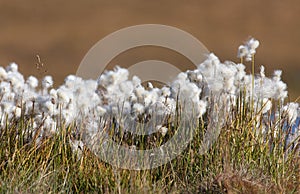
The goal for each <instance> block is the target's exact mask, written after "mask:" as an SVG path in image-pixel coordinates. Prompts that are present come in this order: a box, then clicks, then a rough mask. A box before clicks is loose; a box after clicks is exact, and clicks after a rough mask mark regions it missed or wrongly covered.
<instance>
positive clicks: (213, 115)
mask: <svg viewBox="0 0 300 194" xmlns="http://www.w3.org/2000/svg"><path fill="white" fill-rule="evenodd" d="M258 46H259V42H258V41H257V40H255V39H250V40H249V41H248V42H246V43H245V45H242V46H240V47H239V52H238V57H239V58H241V59H242V60H241V63H238V64H236V63H234V62H232V61H226V62H220V60H219V59H218V57H217V56H215V55H214V54H209V55H208V56H207V59H206V60H205V61H204V62H203V63H202V64H200V65H199V66H198V68H197V69H195V70H189V71H187V72H182V73H180V74H179V75H178V76H177V77H176V78H175V80H174V81H173V82H172V83H170V84H169V85H168V86H164V87H162V88H155V87H153V86H152V85H151V84H149V85H148V86H149V87H148V88H145V87H143V85H142V83H141V80H140V79H139V78H138V77H136V76H134V77H133V78H132V79H129V77H128V75H129V72H128V70H127V69H123V68H120V67H116V68H115V69H114V70H113V71H107V72H105V73H104V74H102V75H101V76H100V77H99V79H98V80H83V79H82V78H80V77H77V76H74V75H70V76H68V77H67V78H66V79H65V82H64V84H63V85H61V86H60V87H58V88H57V89H55V88H53V80H52V77H51V76H45V77H44V78H43V79H42V80H41V84H39V80H38V79H37V78H35V77H33V76H29V77H28V78H27V79H24V77H23V75H22V74H21V73H19V72H18V66H17V65H16V64H15V63H12V64H10V65H9V66H8V67H7V68H3V67H0V116H1V117H0V148H1V149H0V192H11V193H16V192H26V193H27V192H30V193H31V192H34V193H35V192H53V193H54V192H55V193H56V192H76V193H81V192H98V193H169V192H171V193H181V192H183V191H186V192H191V193H196V192H198V193H202V192H205V193H270V192H271V193H299V192H300V187H299V185H300V158H299V157H300V144H299V143H300V140H299V138H300V124H299V123H300V119H299V116H300V108H299V104H298V103H297V102H288V103H286V100H285V99H286V97H287V95H288V93H287V86H286V84H285V83H284V82H282V80H281V74H282V72H281V71H275V72H274V75H273V77H271V78H269V77H266V76H265V71H264V67H263V66H262V67H261V68H260V72H259V73H257V74H255V72H254V70H255V69H254V65H255V63H254V54H255V53H256V49H257V47H258ZM243 59H245V61H246V62H247V61H251V62H252V73H251V74H247V73H246V71H245V66H244V64H243V61H244V60H243ZM187 101H190V102H191V103H189V104H188V105H186V104H185V102H187ZM185 105H186V106H191V107H185V108H190V109H192V110H193V111H195V113H196V115H197V117H198V119H199V121H198V123H197V126H196V127H195V129H194V131H195V134H194V137H193V140H192V141H191V143H190V144H189V145H188V148H187V149H186V150H185V151H184V152H183V153H181V154H180V155H179V156H178V157H176V158H175V159H173V160H171V161H170V162H168V163H167V164H165V165H162V166H160V167H157V168H154V169H151V170H143V171H133V170H123V169H117V168H115V167H112V166H110V165H109V164H107V163H105V162H103V161H101V159H100V158H98V157H97V152H95V150H97V149H99V146H100V147H101V143H99V141H100V140H101V138H106V137H110V138H113V139H114V140H115V141H117V142H118V143H120V144H122V145H124V146H130V147H131V148H133V149H148V148H153V147H157V146H160V145H163V144H164V143H165V142H167V141H168V140H169V139H170V138H171V137H172V136H173V135H174V133H176V131H177V128H178V125H179V124H178V123H180V111H181V108H182V106H185ZM154 114H156V115H155V116H158V117H157V118H160V120H159V122H156V123H155V124H154V125H155V126H154V129H157V132H153V131H150V135H139V134H135V135H133V134H134V133H137V131H136V130H137V129H138V128H139V127H140V126H146V124H147V122H148V121H149V119H151V118H153V116H154ZM128 119H130V120H134V121H138V122H133V123H132V122H127V121H128ZM137 123H138V126H137ZM216 128H217V129H216ZM212 130H213V131H216V132H217V133H218V134H217V135H218V139H217V140H216V141H215V142H208V143H210V147H209V150H208V151H207V153H204V154H203V153H202V151H203V150H202V149H203V143H207V142H203V138H205V136H206V135H207V134H208V133H209V132H211V131H212ZM148 132H149V131H148ZM86 142H89V145H91V144H92V145H95V146H96V147H95V146H94V147H93V146H92V147H91V146H89V145H87V144H86ZM97 143H98V144H97ZM97 146H98V147H97Z"/></svg>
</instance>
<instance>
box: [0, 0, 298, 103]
mask: <svg viewBox="0 0 300 194" xmlns="http://www.w3.org/2000/svg"><path fill="white" fill-rule="evenodd" d="M147 23H157V24H165V25H170V26H174V27H177V28H180V29H182V30H184V31H187V32H189V33H190V34H192V35H193V36H195V37H196V38H197V39H199V40H200V41H201V42H202V43H204V44H205V45H206V47H207V48H208V49H209V50H210V51H211V52H214V53H215V54H216V55H217V56H219V57H220V59H221V60H222V61H223V60H233V61H236V62H238V61H239V60H238V59H237V58H236V54H237V47H238V46H239V45H240V44H241V43H243V41H245V40H246V39H247V38H248V37H249V36H253V37H255V38H257V39H258V40H260V42H261V46H260V48H259V49H258V53H257V55H256V66H257V71H258V67H259V65H261V64H263V65H265V66H266V69H267V72H268V75H271V73H272V72H273V70H275V69H282V70H283V71H284V74H283V79H284V81H285V82H286V83H287V84H288V87H289V92H290V99H291V100H295V99H296V98H297V97H298V96H300V53H299V52H300V1H299V0H285V1H282V0H263V1H262V0H250V1H242V0H187V1H183V0H166V1H155V0H153V1H150V0H127V1H125V0H111V1H109V0H105V1H104V0H97V1H96V0H91V1H83V0H82V1H77V0H64V1H62V0H61V1H59V0H51V1H50V0H49V1H37V0H27V1H24V0H18V1H17V0H11V1H4V0H1V1H0V65H1V66H6V65H7V64H8V63H9V62H12V61H14V62H16V63H18V64H19V68H20V71H21V72H22V73H24V74H25V75H26V76H28V75H30V74H33V75H36V76H39V75H40V73H41V72H39V71H37V69H36V67H35V63H36V61H37V60H36V55H37V54H38V55H40V57H41V59H42V61H43V62H44V63H45V68H46V70H47V74H51V75H53V76H54V79H55V81H56V82H57V84H61V83H62V80H63V79H64V77H65V76H66V75H68V74H75V73H76V70H77V67H78V65H79V64H80V62H81V60H82V58H83V57H84V55H85V54H86V53H87V52H88V50H89V49H90V48H91V47H92V46H93V45H94V44H95V43H96V42H97V41H99V40H100V39H102V38H104V37H105V36H106V35H108V34H110V33H112V32H114V31H116V30H119V29H121V28H124V27H128V26H132V25H137V24H147ZM143 52H145V51H143ZM130 56H133V57H134V55H132V54H130ZM119 63H120V62H119ZM124 63H125V62H124ZM249 71H250V68H248V72H249Z"/></svg>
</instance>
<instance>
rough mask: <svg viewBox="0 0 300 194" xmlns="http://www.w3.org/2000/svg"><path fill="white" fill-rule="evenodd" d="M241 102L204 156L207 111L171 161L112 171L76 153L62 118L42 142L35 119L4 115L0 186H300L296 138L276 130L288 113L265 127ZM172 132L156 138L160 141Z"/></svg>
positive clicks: (255, 189)
mask: <svg viewBox="0 0 300 194" xmlns="http://www.w3.org/2000/svg"><path fill="white" fill-rule="evenodd" d="M243 100H245V99H244V98H243V97H240V98H239V100H238V101H237V106H235V107H237V108H234V109H233V110H232V112H231V113H229V115H226V122H225V124H224V126H223V127H222V129H221V131H220V135H219V138H218V139H217V141H216V142H215V143H214V144H213V145H212V147H211V148H210V149H209V151H208V152H207V153H206V154H200V148H201V141H202V139H203V134H204V132H205V131H206V130H209V129H207V124H208V123H209V121H210V118H209V117H208V118H207V119H203V120H201V119H200V120H199V121H200V122H199V125H198V127H197V128H196V129H195V134H194V137H193V140H192V142H191V143H190V145H189V146H188V148H187V149H186V150H185V151H184V152H183V153H182V154H181V155H179V156H178V157H177V158H176V159H174V160H172V161H170V162H169V163H168V164H165V165H163V166H160V167H158V168H155V169H151V170H144V171H130V170H122V169H115V168H114V167H112V166H110V165H109V164H106V163H104V162H102V161H101V160H100V159H99V158H98V157H97V156H95V155H94V153H93V152H91V151H90V150H89V149H88V148H87V147H81V148H78V149H77V152H74V151H72V145H73V144H72V141H73V139H74V137H73V135H72V131H73V129H74V127H75V126H72V125H70V126H68V127H65V126H64V125H63V124H62V125H61V127H60V128H59V130H58V133H57V134H53V135H51V136H45V137H43V138H42V139H41V140H40V141H39V142H38V143H37V141H36V140H34V139H28V138H27V137H31V135H30V134H28V133H30V131H31V130H28V129H30V127H32V126H31V122H30V118H25V117H24V116H22V117H21V118H19V119H12V120H10V121H9V120H7V125H6V127H4V128H3V129H1V130H0V147H1V149H0V158H1V159H0V180H1V181H0V188H1V189H0V191H1V192H11V193H15V192H26V193H27V192H28V193H38V192H41V193H45V192H52V193H57V192H76V193H78V192H97V193H169V192H172V193H179V192H182V191H188V192H192V193H196V192H213V193H216V192H217V193H226V192H233V193H274V192H275V193H297V192H299V191H300V188H299V180H300V158H299V139H296V140H295V141H294V142H292V143H290V144H289V145H288V146H284V145H285V140H286V135H287V132H284V131H281V132H279V134H278V135H277V136H275V135H274V133H275V131H276V128H277V127H280V126H282V124H283V121H284V119H285V118H284V117H282V118H276V119H277V120H276V121H273V122H272V123H275V124H274V125H273V124H270V125H269V126H270V128H269V130H268V131H267V132H266V133H263V132H262V129H261V128H259V127H258V128H256V127H254V125H253V119H254V117H252V113H251V111H250V105H248V104H247V103H242V101H243ZM258 114H260V113H258ZM205 116H208V115H205ZM203 118H205V117H203ZM258 122H263V121H262V120H261V121H258ZM270 122H271V121H270ZM278 125H279V126H278ZM110 130H111V131H113V130H112V129H110ZM168 133H170V132H168ZM167 137H168V135H166V136H164V137H162V136H159V137H158V138H160V139H156V140H157V142H161V141H162V140H163V138H167ZM123 141H130V139H123Z"/></svg>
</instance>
